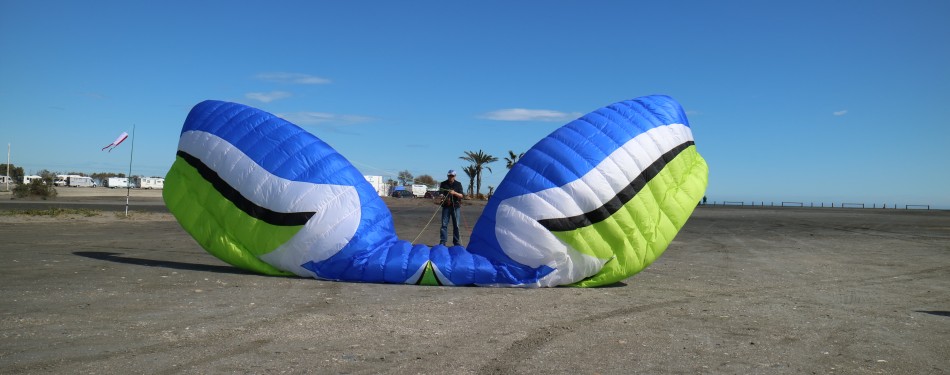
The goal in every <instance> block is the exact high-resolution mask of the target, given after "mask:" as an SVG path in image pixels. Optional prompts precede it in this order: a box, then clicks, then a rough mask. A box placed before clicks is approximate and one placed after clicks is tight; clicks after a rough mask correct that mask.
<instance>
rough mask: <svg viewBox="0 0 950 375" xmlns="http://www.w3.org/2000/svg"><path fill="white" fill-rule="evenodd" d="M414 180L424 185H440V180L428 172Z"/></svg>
mask: <svg viewBox="0 0 950 375" xmlns="http://www.w3.org/2000/svg"><path fill="white" fill-rule="evenodd" d="M413 182H414V183H417V184H422V185H425V186H438V185H439V182H438V181H436V180H435V179H434V178H432V176H429V175H427V174H424V175H420V176H419V177H416V179H415V181H413Z"/></svg>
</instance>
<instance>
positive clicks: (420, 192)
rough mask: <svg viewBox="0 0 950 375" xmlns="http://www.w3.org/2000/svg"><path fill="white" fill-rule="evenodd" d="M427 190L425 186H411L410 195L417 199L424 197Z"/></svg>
mask: <svg viewBox="0 0 950 375" xmlns="http://www.w3.org/2000/svg"><path fill="white" fill-rule="evenodd" d="M427 190H429V187H428V186H425V185H412V195H415V196H417V197H419V198H422V197H424V196H425V195H426V191H427Z"/></svg>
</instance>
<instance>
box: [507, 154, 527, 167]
mask: <svg viewBox="0 0 950 375" xmlns="http://www.w3.org/2000/svg"><path fill="white" fill-rule="evenodd" d="M522 157H524V153H523V152H522V153H520V154H517V155H515V152H514V151H511V150H508V157H507V158H505V168H508V169H511V167H514V166H515V163H517V162H518V160H520V159H521V158H522Z"/></svg>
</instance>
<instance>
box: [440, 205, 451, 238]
mask: <svg viewBox="0 0 950 375" xmlns="http://www.w3.org/2000/svg"><path fill="white" fill-rule="evenodd" d="M448 210H449V208H448V207H442V229H441V230H439V245H445V240H446V237H448V229H449V228H448V227H449V211H448Z"/></svg>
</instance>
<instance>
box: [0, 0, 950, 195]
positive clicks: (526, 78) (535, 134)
mask: <svg viewBox="0 0 950 375" xmlns="http://www.w3.org/2000/svg"><path fill="white" fill-rule="evenodd" d="M947 67H950V2H946V1H900V2H898V1H800V2H768V1H765V2H763V1H716V2H711V1H663V2H646V1H617V2H596V1H524V2H513V1H481V2H446V1H419V2H383V1H379V2H358V1H347V2H321V1H268V2H251V1H248V2H234V1H161V2H136V1H110V2H103V1H10V0H2V1H0V129H2V130H0V142H3V143H9V144H11V149H12V152H11V162H12V163H13V164H15V165H18V166H22V167H24V168H25V169H26V171H27V172H28V173H30V172H35V171H39V170H41V169H49V170H52V171H59V172H66V171H80V172H86V173H93V172H116V173H128V167H129V165H128V164H129V152H130V151H131V146H132V143H131V142H129V141H126V143H124V144H122V145H121V146H120V147H119V148H117V149H116V150H115V151H112V152H111V153H108V152H102V151H100V149H101V148H102V147H103V146H105V145H106V144H108V143H109V142H111V141H112V140H113V139H114V138H115V137H116V136H117V135H119V134H120V133H121V132H123V131H128V132H130V133H131V132H132V127H133V124H134V126H135V142H134V147H135V151H134V160H133V166H132V173H133V174H141V175H155V176H163V175H164V174H165V173H166V172H167V170H168V168H169V167H170V166H171V163H172V162H173V160H174V157H175V150H176V147H177V140H178V134H179V131H180V129H181V124H182V122H183V121H184V119H185V116H186V115H187V113H188V111H189V109H190V108H191V107H192V106H193V105H195V104H197V103H198V102H200V101H202V100H205V99H218V100H228V101H235V102H240V103H244V104H248V105H252V106H255V107H258V108H261V109H264V110H266V111H269V112H271V113H275V114H278V115H280V116H282V117H284V118H287V119H289V120H291V121H292V122H294V123H296V124H298V125H300V126H302V127H304V128H305V129H307V130H308V131H310V132H312V133H314V134H315V135H317V136H318V137H320V138H322V139H323V140H324V141H326V142H327V143H329V144H330V145H331V146H333V147H334V148H336V149H337V150H338V151H339V152H340V153H341V154H343V155H344V156H346V157H347V158H349V159H350V161H352V162H353V163H354V165H355V166H356V167H357V168H359V169H360V170H361V171H363V173H364V174H373V175H384V176H393V177H395V174H396V173H398V171H401V170H409V171H410V172H411V173H413V174H415V175H421V174H429V175H432V176H433V177H435V178H437V179H441V178H442V177H443V176H444V174H445V171H446V170H448V169H450V168H452V169H460V168H462V167H463V166H464V165H465V164H464V162H463V161H462V160H460V159H459V156H461V155H462V154H463V152H464V151H467V150H472V151H477V150H479V149H481V150H484V151H485V152H487V153H490V154H492V155H495V156H498V157H499V158H503V157H504V156H506V155H507V152H508V150H514V151H516V152H524V151H526V150H527V149H528V148H530V147H531V145H533V144H534V143H536V142H537V141H538V140H540V139H541V138H543V137H544V136H546V135H547V134H549V133H550V132H551V131H553V130H554V129H556V128H557V127H559V126H561V125H563V124H564V123H567V122H569V121H570V120H572V119H574V118H576V117H578V116H580V115H582V114H584V113H587V112H590V111H592V110H595V109H597V108H599V107H602V106H605V105H608V104H611V103H614V102H617V101H621V100H625V99H630V98H634V97H638V96H643V95H649V94H667V95H670V96H672V97H674V98H675V99H677V100H678V101H680V103H682V105H683V106H684V108H686V110H687V113H688V115H689V119H690V124H691V126H692V128H693V133H694V136H695V138H696V144H697V148H698V150H699V152H700V153H701V154H702V155H703V156H704V157H705V158H706V160H707V162H708V163H709V167H710V177H709V188H708V190H707V195H708V196H709V199H710V200H714V201H723V200H727V201H744V202H747V204H748V202H751V201H757V202H759V201H766V202H771V201H774V202H781V201H802V202H815V203H816V204H817V203H819V202H826V203H828V202H836V203H840V202H864V203H867V204H872V203H876V204H881V203H887V204H888V205H889V206H890V205H892V204H901V205H903V204H931V205H934V206H936V207H943V208H950V193H948V192H950V172H948V171H950V168H948V166H947V163H948V162H950V151H948V149H950V148H948V146H947V141H948V140H950V131H948V130H947V128H948V127H947V125H948V124H947V119H948V118H950V104H948V103H950V69H948V68H947ZM490 167H492V170H493V172H492V173H491V174H486V175H485V177H484V181H483V183H482V184H483V188H482V190H483V192H484V191H486V190H487V186H488V185H497V184H498V182H500V181H501V179H502V177H504V174H505V172H506V169H505V164H504V160H503V159H502V161H499V162H497V163H494V164H492V165H490ZM465 179H466V178H464V177H463V180H465ZM806 204H807V203H806Z"/></svg>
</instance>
